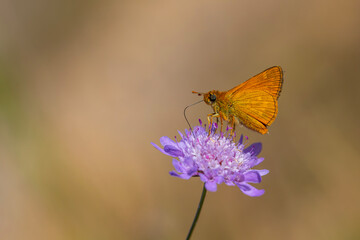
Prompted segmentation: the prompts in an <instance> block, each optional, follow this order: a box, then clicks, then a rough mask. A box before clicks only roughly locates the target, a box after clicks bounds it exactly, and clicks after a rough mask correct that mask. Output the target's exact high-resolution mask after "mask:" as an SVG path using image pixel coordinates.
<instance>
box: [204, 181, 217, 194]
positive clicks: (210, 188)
mask: <svg viewBox="0 0 360 240" xmlns="http://www.w3.org/2000/svg"><path fill="white" fill-rule="evenodd" d="M205 188H206V190H208V191H210V192H216V190H217V184H216V182H215V181H207V182H206V183H205Z"/></svg>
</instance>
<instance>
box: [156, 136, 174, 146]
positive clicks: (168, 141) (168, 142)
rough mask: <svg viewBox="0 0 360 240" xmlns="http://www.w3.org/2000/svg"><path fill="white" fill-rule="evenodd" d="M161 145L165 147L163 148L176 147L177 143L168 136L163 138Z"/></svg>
mask: <svg viewBox="0 0 360 240" xmlns="http://www.w3.org/2000/svg"><path fill="white" fill-rule="evenodd" d="M160 143H161V145H163V147H165V146H166V145H171V146H176V143H175V142H174V141H173V140H171V139H170V138H169V137H167V136H164V137H161V138H160Z"/></svg>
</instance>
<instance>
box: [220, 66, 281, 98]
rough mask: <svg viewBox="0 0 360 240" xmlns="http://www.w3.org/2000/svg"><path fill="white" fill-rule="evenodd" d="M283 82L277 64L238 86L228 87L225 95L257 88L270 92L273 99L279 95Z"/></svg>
mask: <svg viewBox="0 0 360 240" xmlns="http://www.w3.org/2000/svg"><path fill="white" fill-rule="evenodd" d="M282 84H283V73H282V69H281V67H279V66H275V67H271V68H268V69H266V70H265V71H263V72H261V73H259V74H258V75H256V76H254V77H252V78H250V79H249V80H247V81H246V82H244V83H242V84H240V85H239V86H236V87H234V88H233V89H230V90H229V91H228V92H227V94H226V95H228V96H229V97H231V96H233V95H236V94H238V93H239V92H241V91H245V90H248V89H252V90H254V89H258V90H261V91H265V92H268V93H270V94H271V95H272V96H273V97H274V98H275V99H278V98H279V96H280V92H281V88H282Z"/></svg>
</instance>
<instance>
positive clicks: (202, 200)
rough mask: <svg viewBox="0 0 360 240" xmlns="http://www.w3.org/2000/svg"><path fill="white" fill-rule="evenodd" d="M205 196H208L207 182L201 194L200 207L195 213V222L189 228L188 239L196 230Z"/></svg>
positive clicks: (187, 239)
mask: <svg viewBox="0 0 360 240" xmlns="http://www.w3.org/2000/svg"><path fill="white" fill-rule="evenodd" d="M205 196H206V188H205V183H204V187H203V191H202V194H201V198H200V202H199V206H198V209H197V211H196V214H195V218H194V220H193V223H192V224H191V228H190V230H189V233H188V235H187V237H186V240H189V239H190V238H191V234H192V233H193V231H194V228H195V226H196V223H197V220H198V218H199V216H200V212H201V208H202V206H203V203H204V200H205Z"/></svg>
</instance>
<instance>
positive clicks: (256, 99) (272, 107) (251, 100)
mask: <svg viewBox="0 0 360 240" xmlns="http://www.w3.org/2000/svg"><path fill="white" fill-rule="evenodd" d="M283 81H284V80H283V71H282V69H281V67H279V66H274V67H271V68H268V69H266V70H265V71H263V72H261V73H259V74H257V75H256V76H254V77H252V78H250V79H249V80H247V81H245V82H243V83H242V84H240V85H238V86H236V87H234V88H232V89H230V90H229V91H224V92H221V91H217V90H212V91H209V92H207V93H199V92H195V91H193V93H196V94H198V95H199V96H201V95H202V96H203V97H204V102H205V103H206V104H208V105H210V106H211V107H212V109H213V110H214V113H211V114H209V115H208V122H209V126H211V125H212V122H213V118H217V119H219V118H220V122H221V128H220V131H222V127H223V121H226V122H228V123H229V124H230V126H231V128H232V130H231V135H233V134H234V131H235V124H239V123H240V124H242V125H244V126H245V127H247V128H249V129H251V130H254V131H256V132H259V133H261V134H265V133H267V132H268V127H269V126H270V125H271V124H272V123H273V122H274V120H275V118H276V116H277V113H278V98H279V96H280V92H281V89H282V85H283Z"/></svg>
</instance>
